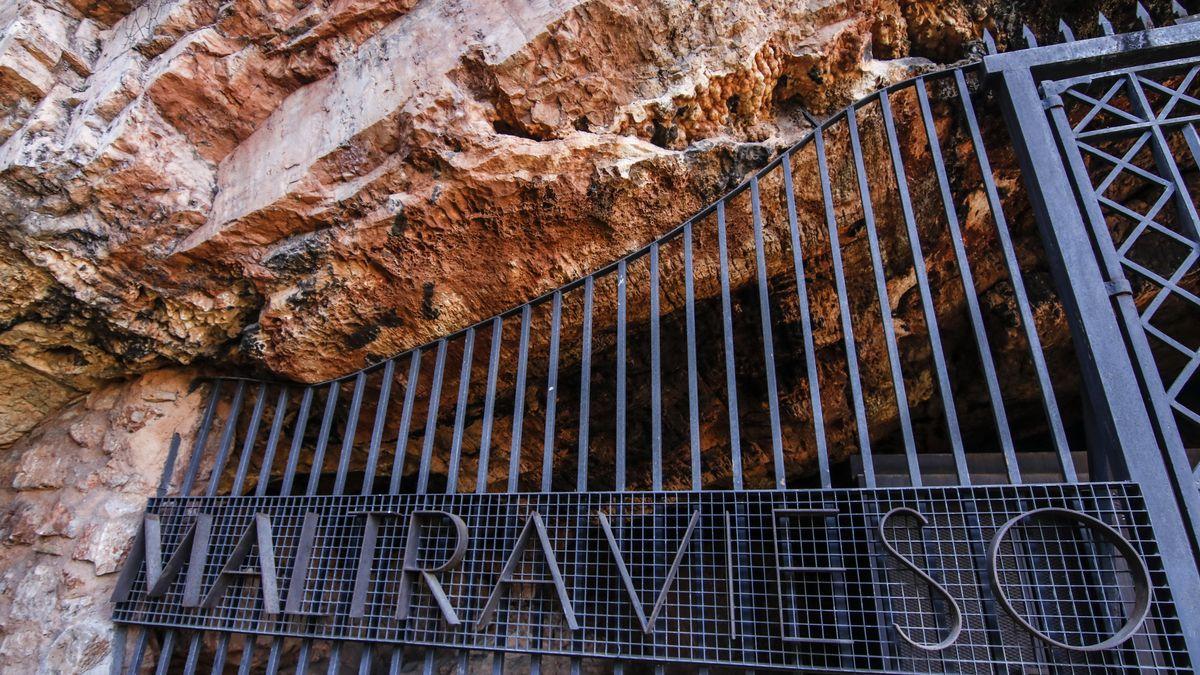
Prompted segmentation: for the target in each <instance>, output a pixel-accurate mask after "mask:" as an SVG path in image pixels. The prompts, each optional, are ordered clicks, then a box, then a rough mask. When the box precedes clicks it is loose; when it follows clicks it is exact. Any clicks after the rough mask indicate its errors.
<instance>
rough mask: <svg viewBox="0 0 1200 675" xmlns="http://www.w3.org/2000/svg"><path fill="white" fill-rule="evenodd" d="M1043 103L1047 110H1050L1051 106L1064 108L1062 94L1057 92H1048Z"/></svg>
mask: <svg viewBox="0 0 1200 675" xmlns="http://www.w3.org/2000/svg"><path fill="white" fill-rule="evenodd" d="M1043 105H1045V107H1046V110H1049V109H1051V108H1062V107H1063V100H1062V96H1059V95H1058V94H1057V93H1056V92H1046V98H1045V102H1044V103H1043Z"/></svg>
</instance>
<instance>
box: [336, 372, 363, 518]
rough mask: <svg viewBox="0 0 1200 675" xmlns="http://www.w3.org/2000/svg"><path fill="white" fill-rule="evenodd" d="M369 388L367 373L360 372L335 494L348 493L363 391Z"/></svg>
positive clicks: (339, 465) (353, 396) (339, 456)
mask: <svg viewBox="0 0 1200 675" xmlns="http://www.w3.org/2000/svg"><path fill="white" fill-rule="evenodd" d="M366 387H367V372H366V371H365V370H360V371H358V375H357V376H356V377H355V378H354V393H353V394H351V396H350V416H349V417H348V418H347V419H346V431H345V433H344V435H343V436H342V451H341V454H340V455H338V466H337V475H336V476H335V477H334V481H333V493H334V494H337V495H340V494H342V493H343V492H345V491H346V474H348V473H349V471H350V454H351V453H352V452H354V436H355V434H357V433H358V415H359V413H360V412H361V411H362V399H363V390H364V389H366Z"/></svg>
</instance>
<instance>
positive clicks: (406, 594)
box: [396, 511, 469, 626]
mask: <svg viewBox="0 0 1200 675" xmlns="http://www.w3.org/2000/svg"><path fill="white" fill-rule="evenodd" d="M434 518H444V519H446V520H449V521H450V522H451V523H453V524H454V536H455V542H454V552H453V553H451V554H450V557H449V558H448V559H447V560H446V562H444V563H442V564H441V565H437V566H435V567H429V568H425V567H421V566H420V565H419V564H418V559H417V552H418V550H419V549H420V547H421V522H422V521H424V520H432V519H434ZM468 540H469V536H468V534H467V524H466V523H464V522H463V520H462V518H459V517H458V516H456V515H454V514H453V513H449V512H447V511H413V512H412V515H411V516H410V517H409V519H408V537H407V539H406V540H405V542H404V567H403V568H402V573H401V575H400V599H399V601H398V603H397V608H396V618H397V619H400V620H401V621H403V620H404V619H407V618H408V611H409V608H410V606H411V604H412V587H413V582H414V580H415V579H414V577H416V576H417V575H418V574H419V575H420V576H421V578H422V579H424V580H425V583H426V584H427V585H428V586H429V590H430V591H432V592H433V598H434V600H436V601H437V604H438V608H439V609H441V610H442V615H443V616H445V617H446V623H448V624H450V625H451V626H459V625H461V624H462V621H461V620H460V619H459V618H458V614H457V613H456V612H455V611H454V607H453V606H452V605H451V604H450V599H449V598H447V597H446V592H445V591H444V590H442V584H441V582H439V581H438V579H437V577H436V576H434V574H436V573H439V572H446V571H449V570H451V569H453V568H454V567H457V566H458V564H459V563H460V562H462V559H463V555H464V554H465V553H466V552H467V541H468Z"/></svg>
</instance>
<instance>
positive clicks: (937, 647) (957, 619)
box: [879, 506, 963, 652]
mask: <svg viewBox="0 0 1200 675" xmlns="http://www.w3.org/2000/svg"><path fill="white" fill-rule="evenodd" d="M900 514H904V515H908V516H912V517H913V518H916V519H917V520H919V521H921V526H922V527H924V526H926V525H928V524H929V519H928V518H926V517H925V516H924V515H923V514H922V513H921V512H920V511H917V510H916V509H910V508H908V507H906V506H898V507H896V508H894V509H892V510H891V511H888V512H887V513H885V514H884V516H883V518H880V519H879V539H880V541H882V542H883V547H884V548H886V549H887V551H888V553H891V554H892V555H894V556H896V557H897V558H899V560H900V564H902V565H904V566H905V567H907V568H908V569H910V570H912V571H913V572H914V573H915V574H916V575H917V576H919V577H921V579H922V580H923V581H924V582H925V583H927V584H929V586H930V587H931V588H933V589H934V590H936V591H937V592H938V593H940V594H941V595H942V597H944V598H946V600H947V601H949V603H950V612H951V614H952V615H953V618H952V619H951V620H950V633H949V634H948V635H946V637H945V638H943V639H942V641H941V642H938V643H936V644H932V645H927V644H922V643H920V642H917V641H916V640H914V639H912V638H911V637H909V636H908V633H905V632H904V629H903V628H901V627H900V624H898V623H893V624H892V628H895V629H896V634H897V635H899V636H900V639H901V640H904V641H905V642H907V643H908V644H910V645H912V646H913V647H916V648H917V649H921V650H924V651H927V652H936V651H941V650H943V649H945V648H946V647H949V646H950V645H952V644H954V642H955V641H956V640H958V635H959V633H961V632H962V625H963V621H962V609H960V608H959V606H958V601H957V600H955V599H954V596H952V595H950V592H949V591H947V590H946V588H945V587H944V586H942V585H941V584H939V583H938V582H937V581H935V580H934V579H933V577H931V576H929V575H928V574H926V573H925V572H924V571H923V570H922V569H921V568H919V567H917V565H916V563H914V562H913V561H911V560H909V559H908V558H906V557H904V556H903V555H900V552H899V551H897V550H896V548H895V547H894V546H892V542H890V541H888V538H887V534H886V528H887V524H888V521H889V520H891V518H892V516H895V515H900Z"/></svg>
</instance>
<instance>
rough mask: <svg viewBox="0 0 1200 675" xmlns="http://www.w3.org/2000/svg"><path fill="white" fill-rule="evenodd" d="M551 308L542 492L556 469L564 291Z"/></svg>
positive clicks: (549, 484) (556, 295)
mask: <svg viewBox="0 0 1200 675" xmlns="http://www.w3.org/2000/svg"><path fill="white" fill-rule="evenodd" d="M551 305H552V309H551V310H550V314H551V316H550V363H549V365H547V367H546V368H547V370H546V433H545V437H544V439H543V441H542V492H549V491H550V486H551V482H552V479H553V478H554V476H553V471H554V433H555V428H554V421H555V419H554V418H555V416H556V414H557V407H558V340H559V332H560V328H561V323H562V291H555V292H554V298H553V300H552V301H551Z"/></svg>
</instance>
